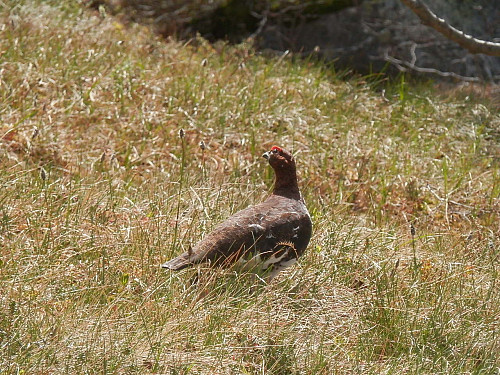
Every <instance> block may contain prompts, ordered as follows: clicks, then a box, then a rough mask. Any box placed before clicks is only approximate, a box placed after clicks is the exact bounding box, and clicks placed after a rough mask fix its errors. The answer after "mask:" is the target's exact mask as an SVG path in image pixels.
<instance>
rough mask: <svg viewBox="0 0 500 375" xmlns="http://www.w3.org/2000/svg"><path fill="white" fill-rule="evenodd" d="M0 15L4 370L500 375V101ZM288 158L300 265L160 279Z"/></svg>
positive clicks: (135, 31)
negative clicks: (302, 206)
mask: <svg viewBox="0 0 500 375" xmlns="http://www.w3.org/2000/svg"><path fill="white" fill-rule="evenodd" d="M0 9H1V10H0V12H1V13H0V18H1V20H2V21H1V22H0V24H1V25H2V27H1V28H0V116H1V122H0V164H1V168H0V186H1V188H0V291H1V292H0V372H1V373H3V374H21V373H22V374H48V373H54V374H56V373H57V374H59V373H61V374H62V373H71V374H75V373H82V374H83V373H85V374H94V373H117V374H135V373H137V374H139V373H141V374H142V373H171V374H198V373H207V374H213V373H217V374H224V373H227V374H232V373H242V374H258V373H265V374H293V373H297V374H299V373H300V374H321V373H324V374H334V373H338V374H344V373H367V374H370V373H371V374H380V373H387V374H389V373H408V374H417V373H418V374H426V373H428V374H439V373H443V374H444V373H446V374H459V373H460V374H462V373H470V374H498V373H499V371H500V370H499V368H500V358H499V356H498V354H497V353H499V352H500V339H499V323H498V322H499V321H500V292H499V291H500V288H499V287H498V283H499V281H500V279H499V267H500V264H499V254H500V250H499V249H500V246H499V245H500V241H499V226H498V223H499V220H500V217H499V216H500V215H499V213H500V212H499V211H500V206H499V195H500V174H499V173H500V168H499V161H500V159H499V157H500V150H499V144H500V138H499V134H500V133H499V131H500V116H499V113H498V108H497V107H495V101H494V98H493V99H485V98H480V97H478V96H477V95H476V96H475V95H472V94H469V95H468V96H465V95H463V94H462V93H459V94H449V95H447V94H439V93H438V92H437V91H436V90H435V89H433V88H432V87H431V85H429V84H426V85H422V84H415V83H412V82H409V81H408V80H406V81H405V80H404V79H402V80H401V81H399V82H396V83H387V82H385V81H375V82H373V80H372V79H369V78H368V77H366V78H363V77H350V78H345V77H342V76H343V75H342V74H339V73H337V72H335V70H334V69H333V68H332V67H331V66H329V65H326V64H322V63H319V62H313V61H295V60H294V59H293V58H290V57H286V56H283V57H280V58H265V57H263V56H260V55H259V54H258V53H256V52H255V51H253V50H252V48H251V47H250V46H248V45H245V44H242V45H237V46H229V45H226V44H223V43H218V44H215V45H210V44H208V43H206V42H205V41H203V40H193V41H190V42H178V41H173V40H171V41H164V40H161V39H159V38H157V37H156V36H155V35H153V34H151V32H150V31H149V30H148V29H146V28H144V27H141V26H138V25H133V24H131V25H126V26H124V25H123V24H121V23H119V22H118V21H117V19H115V18H112V17H109V16H108V17H107V16H104V15H103V14H102V13H101V14H99V13H93V12H91V11H89V10H85V9H83V8H82V7H80V6H78V5H77V4H74V3H73V2H69V1H61V2H55V1H44V2H37V1H16V2H14V1H7V2H5V3H0ZM181 129H182V130H183V134H184V136H183V137H180V136H179V134H180V131H181ZM202 141H203V142H204V144H205V145H206V147H205V148H202V147H200V142H202ZM272 144H279V145H283V146H284V147H287V148H289V149H291V150H293V151H294V153H295V155H296V158H297V161H298V168H299V173H300V180H301V181H300V184H301V187H302V191H303V194H304V196H305V199H306V201H307V204H308V207H309V209H310V212H311V214H312V217H313V221H314V235H313V239H312V242H311V244H310V246H309V249H308V251H307V253H306V255H305V256H304V257H303V258H302V260H301V261H300V262H299V264H297V265H295V266H293V267H291V268H289V269H287V270H286V271H284V272H282V274H281V275H280V276H279V277H278V278H277V279H276V280H275V281H274V282H273V283H272V284H271V285H268V286H257V287H255V286H254V285H253V283H254V279H253V278H252V277H251V275H247V274H245V273H238V272H234V270H226V271H221V270H204V269H202V268H200V269H199V270H197V269H194V270H193V269H188V270H183V271H180V272H178V273H170V272H166V271H165V270H161V269H160V268H159V264H161V263H162V262H163V261H165V260H167V259H169V258H170V257H172V256H173V255H175V254H178V253H179V252H181V251H182V250H183V249H186V248H187V246H188V245H189V244H190V243H194V242H195V241H197V240H198V239H200V238H201V237H202V236H203V235H204V234H206V233H207V232H208V231H209V230H210V229H211V228H213V226H214V225H216V224H217V223H218V222H220V221H221V220H223V219H224V218H225V217H227V216H228V215H230V214H231V213H234V212H235V211H237V210H239V209H241V208H244V207H246V206H248V205H250V204H253V203H256V202H259V201H261V200H262V199H264V198H265V196H266V195H267V194H268V192H269V190H270V188H271V185H272V173H271V171H270V168H269V167H268V166H267V165H266V163H265V161H264V160H261V158H260V155H261V154H262V152H263V151H265V150H266V149H268V148H269V147H270V146H271V145H272ZM411 228H413V229H411ZM195 279H197V280H198V281H197V282H195V281H194V280H195Z"/></svg>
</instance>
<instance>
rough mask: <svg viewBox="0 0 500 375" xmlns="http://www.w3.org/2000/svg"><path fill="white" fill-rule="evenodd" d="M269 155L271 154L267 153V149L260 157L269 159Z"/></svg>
mask: <svg viewBox="0 0 500 375" xmlns="http://www.w3.org/2000/svg"><path fill="white" fill-rule="evenodd" d="M270 156H271V154H270V153H269V151H268V152H264V153H263V154H262V157H263V158H264V159H266V160H269V157H270Z"/></svg>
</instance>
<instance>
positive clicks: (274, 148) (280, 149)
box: [271, 146, 283, 152]
mask: <svg viewBox="0 0 500 375" xmlns="http://www.w3.org/2000/svg"><path fill="white" fill-rule="evenodd" d="M274 150H276V151H278V152H281V151H283V149H282V148H281V147H278V146H273V147H271V151H274Z"/></svg>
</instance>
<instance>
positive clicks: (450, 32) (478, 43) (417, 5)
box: [401, 0, 500, 56]
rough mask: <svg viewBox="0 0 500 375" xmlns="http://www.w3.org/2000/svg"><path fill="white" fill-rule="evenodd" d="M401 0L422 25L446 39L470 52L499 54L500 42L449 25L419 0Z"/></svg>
mask: <svg viewBox="0 0 500 375" xmlns="http://www.w3.org/2000/svg"><path fill="white" fill-rule="evenodd" d="M401 2H402V3H403V4H405V5H406V6H408V7H409V8H410V9H411V10H412V11H413V12H414V13H415V14H416V15H417V16H418V17H419V18H420V21H422V23H423V24H424V25H427V26H430V27H432V28H433V29H435V30H436V31H439V32H440V33H441V34H443V35H444V36H445V37H447V38H448V39H450V40H452V41H454V42H455V43H458V44H459V45H460V46H462V47H463V48H465V49H467V50H468V51H469V52H470V53H483V54H485V55H490V56H500V43H495V42H490V41H486V40H481V39H477V38H474V37H473V36H471V35H468V34H465V33H464V32H463V31H461V30H458V29H456V28H454V27H453V26H451V25H450V24H449V23H447V22H446V21H445V20H444V19H442V18H439V17H438V16H436V15H435V14H434V13H433V12H432V11H431V10H430V9H429V7H428V6H427V5H426V4H424V3H423V2H421V1H420V0H401Z"/></svg>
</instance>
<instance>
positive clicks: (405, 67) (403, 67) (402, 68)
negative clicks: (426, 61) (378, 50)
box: [384, 50, 480, 82]
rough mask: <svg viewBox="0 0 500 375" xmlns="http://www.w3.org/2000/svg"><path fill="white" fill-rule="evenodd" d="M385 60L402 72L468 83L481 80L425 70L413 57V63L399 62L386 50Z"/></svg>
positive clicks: (429, 69)
mask: <svg viewBox="0 0 500 375" xmlns="http://www.w3.org/2000/svg"><path fill="white" fill-rule="evenodd" d="M384 60H385V61H387V62H390V63H391V64H393V65H395V66H396V68H398V69H399V70H400V71H402V72H406V71H407V70H408V69H411V70H414V71H416V72H419V73H431V74H437V75H439V76H441V77H453V78H456V79H459V80H461V81H466V82H479V81H480V79H479V78H478V77H466V76H462V75H460V74H457V73H453V72H442V71H440V70H438V69H434V68H424V67H420V66H416V65H415V61H416V58H414V57H412V61H411V62H408V61H404V60H399V59H396V58H395V57H392V56H389V53H388V51H387V50H386V51H385V53H384Z"/></svg>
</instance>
